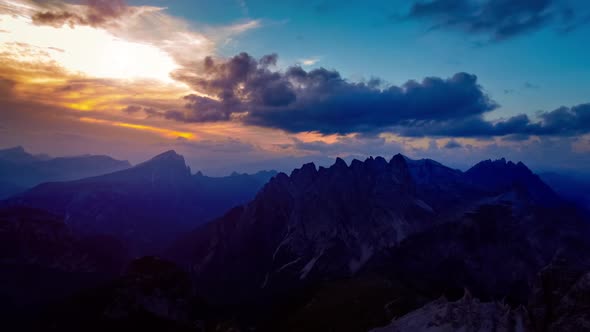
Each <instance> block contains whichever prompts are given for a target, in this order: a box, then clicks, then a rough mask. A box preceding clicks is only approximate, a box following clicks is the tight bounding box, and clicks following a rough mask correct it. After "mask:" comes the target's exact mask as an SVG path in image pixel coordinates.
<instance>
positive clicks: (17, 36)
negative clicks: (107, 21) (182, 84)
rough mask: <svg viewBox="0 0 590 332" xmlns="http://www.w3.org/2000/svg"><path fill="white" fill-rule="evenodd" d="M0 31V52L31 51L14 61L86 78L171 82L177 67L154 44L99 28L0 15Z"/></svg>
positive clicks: (170, 58) (172, 60) (171, 59)
mask: <svg viewBox="0 0 590 332" xmlns="http://www.w3.org/2000/svg"><path fill="white" fill-rule="evenodd" d="M0 31H2V33H0V51H3V52H6V51H9V50H10V48H11V46H13V45H19V46H21V47H22V46H24V47H27V48H28V49H30V50H35V51H34V52H20V54H16V55H15V57H18V58H19V59H16V60H22V61H25V62H35V61H41V62H46V61H54V62H56V63H57V64H59V65H60V66H62V67H63V68H65V69H66V70H68V71H71V72H75V73H82V74H85V75H87V76H89V77H94V78H111V79H130V80H131V79H155V80H159V81H162V82H173V80H172V79H171V77H170V73H171V72H172V71H174V70H175V69H176V68H177V67H178V65H177V64H176V63H175V61H174V59H173V58H172V57H171V56H170V55H169V54H167V53H166V52H164V51H162V50H161V49H159V48H157V47H155V46H154V45H150V44H143V43H137V42H132V41H127V40H123V39H121V38H117V37H116V36H114V35H112V34H111V33H109V32H108V31H106V30H103V29H100V28H94V27H88V26H75V27H70V26H68V25H64V26H62V27H59V28H56V27H51V26H38V25H35V24H33V23H32V21H31V19H30V18H27V17H23V16H10V15H0Z"/></svg>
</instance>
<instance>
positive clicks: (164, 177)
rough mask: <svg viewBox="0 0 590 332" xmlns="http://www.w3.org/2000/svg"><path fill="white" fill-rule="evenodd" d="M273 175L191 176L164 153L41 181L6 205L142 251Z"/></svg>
mask: <svg viewBox="0 0 590 332" xmlns="http://www.w3.org/2000/svg"><path fill="white" fill-rule="evenodd" d="M274 174H275V172H273V171H262V172H259V173H256V174H253V175H248V174H237V173H236V174H233V175H231V176H227V177H218V178H215V177H207V176H204V175H203V174H201V173H200V172H199V173H197V174H194V175H193V174H191V170H190V168H189V167H188V166H186V164H185V161H184V158H183V157H182V156H180V155H178V154H177V153H176V152H175V151H167V152H164V153H162V154H160V155H158V156H156V157H154V158H152V159H150V160H148V161H146V162H143V163H140V164H138V165H136V166H134V167H131V168H127V169H124V170H121V171H117V172H113V173H109V174H105V175H100V176H95V177H90V178H84V179H80V180H74V181H64V182H48V183H43V184H40V185H38V186H36V187H34V188H32V189H30V190H27V191H25V192H23V193H21V194H18V195H16V196H14V197H12V198H10V199H8V200H7V201H6V202H5V204H7V205H11V206H26V207H32V208H38V209H43V210H46V211H49V212H51V213H54V214H57V215H60V216H63V217H64V218H65V222H66V223H67V224H68V226H69V227H70V228H71V229H72V230H73V231H75V232H77V233H80V234H106V235H109V236H115V237H117V238H119V239H120V240H121V241H123V242H124V243H126V245H127V246H128V247H129V250H130V251H131V252H132V253H134V254H136V255H145V254H148V253H157V252H159V249H161V248H163V247H166V246H167V245H169V243H170V241H172V240H173V239H175V238H176V237H177V236H178V235H179V234H180V233H181V232H183V231H187V230H190V229H191V228H194V227H196V226H197V225H199V224H202V223H204V222H206V221H209V220H210V219H212V218H214V217H217V216H220V215H222V214H223V212H224V211H226V210H228V209H229V208H231V207H233V206H235V205H239V204H242V203H245V202H247V201H248V200H249V199H251V198H252V197H253V196H254V195H255V193H256V191H258V189H259V188H260V187H262V185H263V184H264V183H265V182H266V181H267V180H268V179H269V178H270V177H271V176H273V175H274Z"/></svg>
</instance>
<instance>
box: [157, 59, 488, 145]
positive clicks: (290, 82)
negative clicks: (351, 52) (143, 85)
mask: <svg viewBox="0 0 590 332" xmlns="http://www.w3.org/2000/svg"><path fill="white" fill-rule="evenodd" d="M276 61H277V56H276V54H272V55H267V56H264V57H262V58H260V59H255V58H253V57H252V56H250V55H249V54H247V53H241V54H239V55H236V56H234V57H232V58H230V59H226V60H223V59H222V60H219V59H213V58H211V57H207V58H206V59H205V60H204V61H202V62H201V63H200V64H198V65H197V66H196V67H195V68H193V69H191V70H189V71H187V70H181V71H178V72H177V73H175V74H174V77H175V78H176V79H178V80H180V81H183V82H186V83H187V84H188V85H189V86H191V87H192V88H193V89H194V90H195V91H198V92H199V93H200V94H201V95H189V96H186V97H185V100H186V101H187V104H186V107H185V109H184V110H181V111H174V112H169V113H168V114H167V117H168V118H170V119H175V120H179V121H186V122H213V121H228V120H231V119H238V120H240V121H242V122H243V123H245V124H249V125H256V126H261V127H269V128H276V129H282V130H284V131H287V132H292V133H296V132H308V131H316V132H320V133H322V134H347V133H356V132H362V133H375V132H378V131H380V130H384V129H386V128H389V127H392V126H394V125H400V124H411V123H414V122H416V121H425V120H437V121H440V120H451V119H460V118H464V117H468V116H473V115H480V114H483V113H485V112H489V111H491V110H493V109H495V108H496V107H497V105H496V103H494V102H493V101H492V100H491V99H490V98H489V97H488V96H487V95H486V93H485V92H484V91H483V89H482V88H481V86H480V85H479V84H478V83H477V77H476V76H475V75H471V74H467V73H457V74H455V75H453V76H452V77H450V78H446V79H443V78H438V77H427V78H425V79H424V80H422V81H421V82H417V81H408V82H406V83H405V84H403V85H402V86H382V83H381V81H379V80H376V79H373V80H370V81H369V82H361V83H355V82H350V81H347V80H346V79H344V78H343V77H341V76H340V73H339V72H337V71H335V70H327V69H325V68H319V69H314V70H310V71H306V70H304V69H302V68H301V67H298V66H295V67H289V68H287V69H286V70H285V71H276V70H273V67H274V65H275V64H276Z"/></svg>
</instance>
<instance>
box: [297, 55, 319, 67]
mask: <svg viewBox="0 0 590 332" xmlns="http://www.w3.org/2000/svg"><path fill="white" fill-rule="evenodd" d="M320 60H321V59H320V57H311V58H305V59H300V60H299V63H300V64H302V65H304V66H313V65H315V64H316V63H318V62H320Z"/></svg>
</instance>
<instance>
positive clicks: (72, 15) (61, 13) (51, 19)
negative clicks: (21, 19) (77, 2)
mask: <svg viewBox="0 0 590 332" xmlns="http://www.w3.org/2000/svg"><path fill="white" fill-rule="evenodd" d="M76 9H77V10H76ZM134 11H135V10H134V9H133V8H132V7H129V6H127V4H126V3H125V1H124V0H87V5H86V6H78V7H74V6H73V5H66V4H63V3H55V4H54V6H53V8H51V9H49V10H42V11H39V12H37V13H35V14H33V16H32V20H33V23H35V24H38V25H50V26H53V27H61V26H63V25H64V24H68V25H70V26H75V25H90V26H93V27H96V26H101V25H104V24H106V23H108V22H110V21H113V20H116V19H117V18H119V17H121V16H123V15H127V14H132V13H133V12H134Z"/></svg>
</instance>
